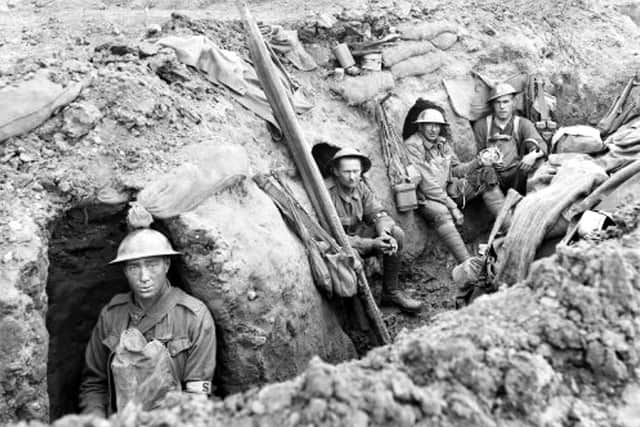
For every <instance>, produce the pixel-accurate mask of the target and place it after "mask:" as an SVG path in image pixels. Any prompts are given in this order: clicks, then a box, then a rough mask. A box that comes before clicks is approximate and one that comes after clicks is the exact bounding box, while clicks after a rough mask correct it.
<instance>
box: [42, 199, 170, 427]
mask: <svg viewBox="0 0 640 427" xmlns="http://www.w3.org/2000/svg"><path fill="white" fill-rule="evenodd" d="M126 208H127V205H126V204H121V205H115V206H114V205H106V204H95V205H90V206H85V207H76V208H73V209H70V210H68V211H66V212H65V213H64V214H63V215H61V216H60V217H59V218H58V219H57V220H56V221H55V222H54V223H53V224H52V227H51V229H50V230H51V239H50V243H49V272H48V281H47V296H48V301H49V302H48V309H47V317H46V324H47V330H48V332H49V354H48V363H47V388H48V394H49V401H50V409H49V416H50V419H51V421H53V420H55V419H58V418H60V417H61V416H63V415H66V414H71V413H77V412H78V389H79V385H80V380H81V375H82V368H83V366H84V352H85V347H86V345H87V342H88V341H89V338H90V336H91V331H92V330H93V327H94V325H95V324H96V321H97V319H98V315H99V314H100V310H101V309H102V307H103V306H104V305H106V304H107V303H108V302H109V300H110V299H111V298H112V297H113V296H114V295H115V294H117V293H122V292H127V291H128V289H129V287H128V284H127V281H126V279H125V276H124V274H123V273H122V271H121V269H120V268H119V267H118V266H113V265H109V264H108V262H109V261H110V260H112V259H113V258H114V257H115V254H116V251H117V248H118V245H119V243H120V241H121V240H122V239H123V238H124V236H125V235H126V233H127V226H126V212H127V211H126ZM169 276H170V280H171V282H172V283H173V284H174V285H177V286H182V283H181V280H180V278H179V276H178V275H177V273H176V267H175V266H173V265H172V268H171V270H170V272H169Z"/></svg>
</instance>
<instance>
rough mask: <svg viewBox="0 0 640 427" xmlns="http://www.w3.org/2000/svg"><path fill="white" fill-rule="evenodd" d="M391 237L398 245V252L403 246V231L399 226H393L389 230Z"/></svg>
mask: <svg viewBox="0 0 640 427" xmlns="http://www.w3.org/2000/svg"><path fill="white" fill-rule="evenodd" d="M391 236H392V237H393V238H394V239H395V240H396V242H397V243H398V251H401V250H402V247H403V246H404V230H403V229H402V228H400V226H398V225H394V226H393V227H392V228H391Z"/></svg>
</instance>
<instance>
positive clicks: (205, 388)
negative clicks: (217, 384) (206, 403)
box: [185, 381, 211, 394]
mask: <svg viewBox="0 0 640 427" xmlns="http://www.w3.org/2000/svg"><path fill="white" fill-rule="evenodd" d="M185 391H186V392H188V393H198V394H211V381H189V382H187V383H186V384H185Z"/></svg>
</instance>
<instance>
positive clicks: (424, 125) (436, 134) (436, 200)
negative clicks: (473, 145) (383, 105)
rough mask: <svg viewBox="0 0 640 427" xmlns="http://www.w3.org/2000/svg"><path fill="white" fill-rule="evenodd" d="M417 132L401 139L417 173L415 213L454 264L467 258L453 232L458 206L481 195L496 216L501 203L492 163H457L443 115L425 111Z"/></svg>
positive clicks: (478, 160)
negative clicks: (417, 204) (432, 229)
mask: <svg viewBox="0 0 640 427" xmlns="http://www.w3.org/2000/svg"><path fill="white" fill-rule="evenodd" d="M414 123H416V124H417V125H418V131H417V132H415V133H414V134H413V135H411V136H410V137H409V138H407V139H406V140H405V145H406V147H407V151H408V153H409V160H410V161H411V163H412V164H413V165H414V167H415V168H416V169H417V170H418V171H419V173H420V177H419V178H420V182H419V184H418V201H419V205H420V206H419V212H420V214H421V215H422V216H423V217H424V218H425V220H426V222H427V224H429V225H430V226H431V227H433V228H434V229H435V231H436V233H437V234H438V237H440V239H441V240H442V242H443V243H444V244H445V246H446V247H447V249H448V250H449V251H450V252H451V253H452V254H453V256H454V257H455V258H456V260H457V261H458V263H461V262H463V261H465V260H466V259H468V258H469V257H470V254H469V251H468V250H467V247H466V246H465V244H464V241H463V240H462V237H461V236H460V233H458V230H457V229H456V225H461V224H462V223H463V222H464V217H463V215H462V212H460V209H459V208H458V206H459V205H463V204H464V203H465V201H466V200H468V199H472V198H474V197H477V196H478V195H482V198H483V200H484V203H485V205H486V206H487V208H488V210H489V211H490V212H491V213H492V214H493V215H494V216H497V215H498V213H499V212H500V208H501V207H502V204H503V203H504V195H503V194H502V192H501V191H500V188H498V185H497V184H498V178H497V176H496V173H495V172H494V169H493V167H492V166H490V165H492V164H493V161H491V160H490V159H489V160H484V158H485V157H484V156H478V157H476V158H475V159H473V160H471V161H470V162H467V163H461V162H460V161H459V160H458V157H457V156H456V154H455V152H454V151H453V148H452V147H451V144H450V142H449V141H448V140H447V138H448V137H449V136H450V135H449V130H448V123H447V122H446V121H445V119H444V116H443V114H442V113H441V112H440V111H438V110H436V109H431V108H428V109H426V110H424V111H422V112H421V113H420V115H419V116H418V118H417V119H416V121H415V122H414Z"/></svg>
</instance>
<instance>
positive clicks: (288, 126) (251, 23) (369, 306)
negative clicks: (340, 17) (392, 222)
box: [236, 1, 391, 344]
mask: <svg viewBox="0 0 640 427" xmlns="http://www.w3.org/2000/svg"><path fill="white" fill-rule="evenodd" d="M236 4H237V5H238V7H239V9H240V13H241V15H242V19H243V23H244V27H245V30H246V31H247V44H248V45H249V52H250V55H251V59H252V60H253V65H254V67H255V69H256V72H257V74H258V78H259V79H260V83H261V84H262V89H263V90H264V92H265V94H266V95H267V99H268V100H269V104H270V105H271V108H272V109H273V113H274V116H275V117H276V119H277V120H278V124H279V125H280V128H281V129H282V132H283V133H284V135H285V138H286V140H287V143H288V146H289V150H290V151H291V153H292V155H293V159H294V161H295V163H296V166H297V167H298V169H299V171H300V175H301V176H302V181H303V184H304V186H305V189H306V191H307V194H308V195H309V199H310V200H311V203H312V204H313V207H314V209H315V211H316V214H317V216H318V218H319V220H320V223H321V224H322V226H323V227H325V228H326V229H327V230H329V231H330V233H331V234H332V235H333V237H334V238H335V239H336V241H337V242H338V243H339V244H340V245H341V246H342V247H343V248H344V249H345V251H346V252H347V254H349V255H353V248H352V247H351V245H350V244H349V241H348V239H347V235H346V233H345V232H344V229H343V228H342V224H341V223H340V219H339V218H338V213H337V212H336V210H335V207H334V206H333V202H332V201H331V197H330V195H329V190H327V187H326V186H325V184H324V180H323V179H322V175H321V174H320V170H319V169H318V166H317V165H316V163H315V161H314V159H313V157H312V155H311V150H310V148H309V146H308V144H307V142H306V140H305V138H304V135H303V133H302V129H301V128H300V125H299V123H298V120H297V118H296V115H295V111H294V110H293V105H292V103H291V100H290V99H289V96H288V94H287V91H286V90H285V88H284V86H283V85H282V82H281V81H280V79H279V78H278V74H277V72H276V69H275V66H274V64H273V62H272V60H271V57H270V54H269V52H268V50H267V46H266V44H265V41H264V39H263V38H262V34H261V33H260V30H259V29H258V25H257V23H256V21H255V19H254V18H253V17H252V16H251V13H250V12H249V8H248V7H247V5H246V4H243V3H241V2H239V1H238V2H236ZM356 270H357V271H356V273H357V275H358V297H359V299H360V301H361V302H362V305H363V306H364V309H365V312H366V313H367V316H368V317H369V321H370V322H371V326H372V329H373V332H374V333H375V334H376V336H377V338H378V340H379V342H380V343H381V344H388V343H390V342H391V338H390V336H389V332H388V331H387V327H386V325H385V324H384V321H383V320H382V316H381V315H380V310H379V309H378V306H377V305H376V303H375V301H374V299H373V295H372V294H371V289H370V288H369V284H368V282H367V278H366V276H365V274H364V269H363V268H362V265H361V263H358V268H357V269H356Z"/></svg>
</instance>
